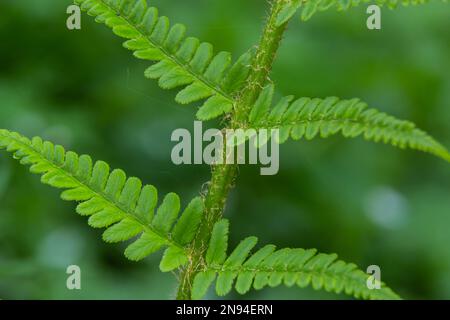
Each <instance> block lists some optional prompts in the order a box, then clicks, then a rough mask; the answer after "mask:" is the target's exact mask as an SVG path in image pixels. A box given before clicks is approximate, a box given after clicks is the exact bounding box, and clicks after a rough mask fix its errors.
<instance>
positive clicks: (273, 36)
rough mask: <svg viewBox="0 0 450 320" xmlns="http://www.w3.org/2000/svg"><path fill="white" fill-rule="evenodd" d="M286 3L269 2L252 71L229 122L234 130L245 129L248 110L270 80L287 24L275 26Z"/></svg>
mask: <svg viewBox="0 0 450 320" xmlns="http://www.w3.org/2000/svg"><path fill="white" fill-rule="evenodd" d="M286 2H287V0H273V1H271V2H270V3H271V11H270V14H269V16H268V19H267V23H266V25H265V28H264V32H263V34H262V36H261V40H260V42H259V45H258V47H257V51H256V55H255V58H254V60H253V63H252V71H251V73H250V75H249V78H248V80H247V86H246V87H245V88H244V89H243V91H242V93H241V96H240V98H239V101H238V104H237V106H236V108H235V114H234V116H233V118H232V121H231V122H232V126H233V127H234V128H243V127H244V128H245V127H246V126H247V122H248V121H247V119H248V115H249V113H250V110H251V108H252V107H253V105H254V103H255V101H256V99H257V98H258V96H259V95H260V93H261V91H262V89H263V88H264V86H265V84H266V82H267V81H268V80H270V79H269V73H270V71H271V70H272V66H273V62H274V61H275V57H276V54H277V52H278V48H279V47H280V43H281V40H282V38H283V34H284V32H285V31H286V27H287V24H288V23H287V22H286V23H284V24H282V25H281V26H279V27H277V24H276V21H277V16H278V13H279V12H280V10H281V8H282V7H283V5H284V4H285V3H286Z"/></svg>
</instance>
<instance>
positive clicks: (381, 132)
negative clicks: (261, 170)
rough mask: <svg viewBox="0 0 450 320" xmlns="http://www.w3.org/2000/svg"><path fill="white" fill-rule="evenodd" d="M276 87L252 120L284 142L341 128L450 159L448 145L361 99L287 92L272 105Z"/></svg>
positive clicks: (263, 97) (349, 133)
mask: <svg viewBox="0 0 450 320" xmlns="http://www.w3.org/2000/svg"><path fill="white" fill-rule="evenodd" d="M273 91H274V89H273V86H272V85H269V86H267V87H266V88H264V90H263V91H262V93H261V95H260V97H259V98H258V100H257V102H256V104H255V106H254V107H253V109H252V111H251V114H250V117H249V121H250V124H251V125H252V126H254V127H255V128H275V129H280V136H279V142H280V143H283V142H285V141H286V140H287V139H288V138H289V137H291V138H293V139H294V140H299V139H302V138H305V139H307V140H311V139H314V138H316V137H317V136H320V137H322V138H327V137H329V136H331V135H334V134H337V133H339V132H341V133H342V135H343V136H344V137H347V138H353V137H357V136H360V135H362V136H363V137H364V138H365V139H366V140H370V141H375V142H384V143H387V144H391V145H393V146H396V147H399V148H402V149H404V148H411V149H415V150H420V151H424V152H428V153H431V154H433V155H436V156H438V157H440V158H442V159H444V160H446V161H449V162H450V154H449V152H448V151H447V149H446V148H445V147H443V146H442V145H441V144H440V143H438V142H437V141H436V140H434V139H433V138H432V137H430V136H429V135H428V134H427V133H425V132H424V131H422V130H420V129H417V128H416V126H415V125H414V124H413V123H411V122H409V121H405V120H398V119H396V118H394V117H392V116H389V115H387V114H385V113H382V112H380V111H378V110H376V109H369V108H368V106H367V104H366V103H364V102H362V101H360V100H359V99H350V100H340V99H339V98H337V97H328V98H325V99H320V98H312V99H311V98H300V99H297V100H295V101H293V100H294V97H293V96H287V97H284V98H282V99H281V100H280V101H279V102H278V103H277V104H276V105H275V106H274V107H273V108H271V104H272V97H273Z"/></svg>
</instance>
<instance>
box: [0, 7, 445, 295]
mask: <svg viewBox="0 0 450 320" xmlns="http://www.w3.org/2000/svg"><path fill="white" fill-rule="evenodd" d="M367 2H369V1H368V0H354V1H353V0H349V1H340V0H311V1H301V0H285V1H284V0H282V1H274V2H273V3H274V5H273V8H276V9H275V11H274V13H275V14H273V15H271V18H270V19H269V22H268V24H269V25H268V27H267V28H265V34H264V35H263V37H262V40H261V45H260V47H259V48H258V50H259V52H257V54H256V55H252V54H251V53H246V54H244V55H242V56H241V57H240V58H239V59H237V61H236V62H235V63H234V64H232V58H231V54H230V53H228V52H219V53H214V51H213V47H212V45H211V44H209V43H204V42H203V43H202V42H200V41H199V40H198V39H196V38H193V37H186V36H185V34H186V28H185V27H184V26H183V25H181V24H175V25H173V26H170V23H169V19H168V18H167V17H165V16H159V13H158V10H157V9H156V8H154V7H148V5H147V1H145V0H75V3H76V4H78V5H80V6H81V8H82V10H84V11H86V12H87V13H88V14H89V15H91V16H94V17H95V19H96V21H97V22H99V23H103V24H106V25H107V26H108V27H110V28H111V29H112V30H113V32H114V33H115V34H117V35H118V36H120V37H122V38H125V39H127V41H126V42H125V43H124V46H125V47H126V48H127V49H130V50H132V51H133V52H134V56H136V57H137V58H140V59H144V60H149V61H153V62H155V63H154V64H153V65H152V66H150V67H149V68H148V69H147V70H146V71H145V76H146V77H147V78H151V79H155V80H158V83H159V85H160V87H161V88H163V89H175V88H178V87H183V89H181V91H179V92H178V94H177V96H176V101H177V102H179V103H181V104H189V103H193V102H198V101H203V104H202V105H201V106H200V108H199V110H198V112H197V118H198V119H200V120H209V119H212V118H216V117H218V116H221V115H225V114H230V117H224V119H227V120H228V119H230V118H231V120H232V123H233V125H235V124H236V123H238V124H239V125H242V127H244V126H248V127H253V128H256V129H259V128H277V129H280V131H281V135H280V137H279V142H280V143H282V142H285V141H286V140H287V139H288V138H289V137H292V138H293V139H295V140H298V139H301V138H306V139H308V140H309V139H313V138H315V137H317V136H321V137H324V138H326V137H329V136H331V135H334V134H337V133H339V132H341V133H342V134H343V135H344V136H345V137H356V136H360V135H362V136H363V137H364V138H365V139H367V140H371V141H375V142H379V141H382V142H384V143H389V144H392V145H394V146H398V147H400V148H411V149H416V150H421V151H424V152H428V153H431V154H434V155H436V156H438V157H441V158H443V159H445V160H447V161H450V154H449V153H448V151H447V150H446V149H445V148H444V147H443V146H442V145H441V144H439V143H438V142H437V141H435V140H434V139H433V138H431V137H430V136H429V135H428V134H426V133H425V132H423V131H421V130H419V129H417V128H416V126H415V125H414V124H413V123H411V122H408V121H403V120H398V119H396V118H394V117H392V116H389V115H387V114H385V113H382V112H379V111H377V110H375V109H369V108H368V107H367V105H366V104H365V103H363V102H361V101H359V100H358V99H351V100H341V99H339V98H336V97H329V98H325V99H319V98H313V99H311V98H300V99H297V100H294V96H288V97H284V98H282V99H281V100H280V101H279V102H278V103H277V104H276V105H275V106H273V107H272V100H273V96H274V94H275V92H274V91H275V90H274V86H273V85H268V86H266V87H265V88H264V89H263V88H262V87H263V86H264V81H266V78H267V75H268V71H269V69H270V66H271V65H272V62H273V61H270V60H271V59H272V60H273V58H274V57H275V56H276V54H275V53H276V50H277V48H278V43H279V40H280V39H281V38H282V33H283V31H284V29H283V28H284V25H285V24H286V23H287V22H288V21H289V20H290V19H291V18H292V17H293V16H294V14H295V13H296V12H297V11H298V10H299V9H300V10H301V12H302V19H303V20H307V19H309V18H310V17H311V16H312V15H313V14H314V13H315V12H317V11H323V10H326V9H329V8H331V7H336V8H337V9H338V10H347V9H349V8H350V7H353V6H356V5H358V4H360V3H367ZM423 2H425V1H422V0H417V1H415V0H412V1H410V0H406V1H402V4H410V3H411V4H417V3H423ZM376 3H378V4H387V5H388V6H389V7H394V6H395V5H396V4H397V3H399V1H396V0H393V1H387V0H379V1H377V2H376ZM271 37H273V39H271ZM258 59H260V60H258ZM250 65H253V66H254V68H253V69H251V68H250V67H249V66H250ZM261 70H263V71H262V72H261ZM249 74H252V75H256V76H254V77H251V78H250V80H248V78H249ZM247 80H248V83H247ZM247 84H248V85H247ZM242 92H244V93H246V94H243V95H242V96H245V97H247V98H248V99H241V93H242ZM253 97H255V99H253ZM256 97H258V98H257V99H256ZM255 100H256V101H255ZM243 101H245V102H244V103H243ZM248 101H250V102H248ZM237 109H239V111H242V110H244V111H247V110H250V113H249V114H247V113H245V117H243V118H245V119H244V120H243V121H242V119H241V117H238V118H239V119H235V118H234V116H235V115H236V114H235V113H234V112H235V111H237ZM236 113H237V112H236ZM227 116H228V115H227ZM233 120H238V121H233ZM241 121H242V122H241ZM0 148H6V150H7V151H8V152H12V153H13V154H14V158H15V159H18V160H20V162H21V163H22V164H25V165H30V166H31V168H30V170H31V172H33V173H37V174H41V175H42V178H41V180H42V182H43V183H45V184H48V185H50V186H53V187H56V188H60V189H65V191H64V192H63V193H62V195H61V197H62V199H63V200H68V201H77V202H79V204H78V205H77V209H76V211H77V212H78V213H79V214H80V215H83V216H88V217H89V220H88V223H89V225H90V226H92V227H94V228H106V231H104V233H103V239H104V240H105V241H106V242H110V243H117V242H123V241H129V240H132V241H131V243H130V244H129V245H128V247H127V248H126V250H125V256H126V257H127V258H128V259H130V260H134V261H138V260H141V259H143V258H145V257H147V256H148V255H150V254H152V253H154V252H156V251H159V250H160V249H163V248H164V249H165V252H164V254H163V258H162V260H161V263H160V269H161V271H163V272H167V271H171V270H175V269H179V270H180V271H181V272H185V271H186V270H188V272H186V273H185V274H187V275H188V277H189V276H194V275H195V278H194V279H192V278H187V281H185V282H187V283H189V285H190V284H191V280H194V281H193V286H192V292H190V291H189V293H188V296H187V297H188V298H191V297H192V298H195V299H200V298H202V297H203V296H204V295H205V293H206V292H207V290H208V288H209V287H210V286H211V285H212V284H213V283H214V282H215V288H216V292H217V294H218V295H219V296H223V295H226V294H228V293H229V292H230V291H231V290H232V288H233V287H234V288H235V289H236V291H237V292H238V293H241V294H245V293H247V292H248V291H249V290H250V289H251V287H253V288H254V289H256V290H259V289H262V288H265V287H267V286H269V287H276V286H279V285H282V284H284V285H286V286H294V285H296V286H298V287H301V288H303V287H306V286H309V285H311V286H312V287H313V288H314V289H324V290H326V291H329V292H335V293H345V294H347V295H351V296H354V297H356V298H364V299H398V298H399V297H398V296H397V295H396V294H395V293H394V292H393V291H392V290H390V289H389V288H388V287H387V286H386V285H384V284H382V288H381V289H380V290H369V289H368V288H367V285H366V282H367V279H368V275H367V274H366V273H364V272H363V271H361V270H359V269H358V268H357V267H356V265H354V264H349V263H345V262H343V261H340V260H337V256H336V255H334V254H323V253H317V251H316V250H315V249H308V250H305V249H290V248H285V249H280V250H276V247H275V246H273V245H267V246H265V247H263V248H261V249H259V250H257V251H256V252H254V253H252V250H253V248H254V247H255V246H256V245H257V242H258V239H257V238H255V237H248V238H246V239H244V240H243V241H242V242H241V243H240V244H239V245H238V246H237V247H236V248H235V249H234V250H233V251H232V253H231V254H230V255H228V254H227V248H228V232H229V223H228V221H227V220H224V219H222V220H220V217H221V214H222V209H223V205H224V203H225V200H226V196H227V191H228V190H229V188H230V186H229V185H231V184H232V183H231V182H230V181H233V178H234V176H233V175H234V174H235V173H234V172H233V171H227V170H228V169H224V170H223V171H222V170H213V179H212V182H211V183H210V186H209V188H210V189H209V194H208V195H207V199H206V200H205V201H203V199H201V198H200V197H198V198H195V199H193V200H192V201H191V202H190V204H189V205H188V206H187V208H186V209H185V210H184V212H183V213H182V214H181V216H180V199H179V197H178V196H177V195H176V194H174V193H170V194H168V195H166V196H165V197H164V199H163V201H162V203H161V204H160V205H159V206H158V195H157V190H156V188H155V187H153V186H150V185H146V186H143V185H142V182H141V181H140V180H139V179H138V178H133V177H132V178H127V176H126V174H125V173H124V172H123V171H122V170H120V169H116V170H112V171H110V167H109V165H108V164H107V163H105V162H102V161H97V162H95V163H94V162H93V161H92V159H91V158H90V157H89V156H86V155H82V156H78V155H77V154H76V153H74V152H66V151H65V150H64V148H63V147H62V146H55V145H53V144H52V143H50V142H48V141H43V140H42V139H41V138H38V137H35V138H33V139H31V140H30V139H28V138H26V137H23V136H21V135H20V134H18V133H14V132H10V131H8V130H0ZM221 169H223V168H221ZM230 172H231V173H230ZM216 184H217V185H216ZM219 184H221V185H219ZM226 184H228V185H226ZM210 194H212V195H211V196H210V198H208V196H209V195H210ZM208 200H209V201H208ZM204 202H205V204H208V205H209V207H208V206H206V207H205V208H204ZM203 214H205V216H204V215H203ZM218 220H219V221H218ZM202 222H203V223H204V226H206V229H208V228H210V227H212V226H213V228H212V230H209V229H208V230H203V229H205V228H202V230H201V231H200V232H198V231H199V228H200V227H203V225H202ZM214 222H215V223H214ZM205 231H206V232H205ZM209 233H211V235H209ZM199 234H200V235H202V236H203V238H201V239H200V241H197V240H198V239H197V238H196V237H197V236H198V235H199ZM209 236H210V237H209ZM208 240H209V241H208ZM198 244H200V246H198ZM207 244H208V245H207ZM188 262H189V263H188ZM189 268H194V269H189Z"/></svg>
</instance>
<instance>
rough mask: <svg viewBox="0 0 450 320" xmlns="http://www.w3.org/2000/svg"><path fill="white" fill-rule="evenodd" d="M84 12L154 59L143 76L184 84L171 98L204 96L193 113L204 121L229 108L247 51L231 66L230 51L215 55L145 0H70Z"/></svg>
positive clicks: (165, 84) (164, 84)
mask: <svg viewBox="0 0 450 320" xmlns="http://www.w3.org/2000/svg"><path fill="white" fill-rule="evenodd" d="M75 3H76V4H78V5H80V7H81V9H82V10H84V11H86V12H87V13H88V15H91V16H94V17H95V20H96V21H97V22H99V23H104V24H106V25H107V26H108V27H110V28H112V30H113V32H114V33H115V34H117V35H118V36H120V37H123V38H126V39H128V40H127V41H126V42H125V43H124V47H125V48H127V49H130V50H132V51H134V56H135V57H137V58H139V59H144V60H150V61H154V62H156V63H155V64H153V65H152V66H150V67H149V68H148V69H147V70H146V71H145V76H146V77H148V78H150V79H156V80H158V84H159V85H160V87H161V88H163V89H175V88H177V87H184V88H183V89H182V90H181V91H179V92H178V94H177V96H176V99H175V100H176V101H177V102H178V103H181V104H189V103H193V102H198V101H200V100H205V99H206V101H205V102H204V103H203V104H202V106H201V107H200V108H199V110H198V112H197V118H198V119H200V120H209V119H212V118H215V117H218V116H220V115H222V114H224V113H228V112H230V111H232V109H233V107H234V104H235V99H234V94H235V93H236V91H238V90H239V89H240V88H241V87H242V85H243V83H244V82H245V80H246V79H247V75H248V73H249V65H250V61H251V54H250V53H245V54H244V55H242V56H241V57H240V58H239V59H238V60H237V61H236V62H235V63H234V64H233V65H232V63H231V60H232V59H231V54H230V53H229V52H219V53H217V54H214V51H213V46H212V45H211V44H210V43H207V42H200V41H199V40H198V39H197V38H194V37H186V36H185V34H186V27H185V26H184V25H182V24H175V25H173V26H170V22H169V19H168V18H167V17H165V16H159V14H158V9H156V8H155V7H148V6H147V1H146V0H75Z"/></svg>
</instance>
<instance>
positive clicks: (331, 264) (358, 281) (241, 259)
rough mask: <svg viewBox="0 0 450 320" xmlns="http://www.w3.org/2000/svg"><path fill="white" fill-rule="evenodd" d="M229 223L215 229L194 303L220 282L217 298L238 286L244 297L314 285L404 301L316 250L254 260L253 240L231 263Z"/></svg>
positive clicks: (272, 252)
mask: <svg viewBox="0 0 450 320" xmlns="http://www.w3.org/2000/svg"><path fill="white" fill-rule="evenodd" d="M228 227H229V223H228V220H225V219H223V220H221V221H219V222H217V223H216V225H215V226H214V229H213V233H212V237H211V241H210V245H209V248H208V251H207V253H206V259H205V265H204V267H203V270H201V272H199V273H198V274H197V275H196V277H195V279H194V285H193V291H192V295H193V297H192V298H193V299H201V298H202V297H203V296H204V295H205V294H206V292H207V290H208V288H209V287H210V286H211V284H212V283H213V282H214V281H215V280H216V277H217V280H216V293H217V294H218V295H219V296H224V295H226V294H228V293H229V292H230V291H231V290H232V288H233V285H234V287H235V289H236V291H237V292H238V293H240V294H245V293H247V292H248V291H249V290H250V289H251V287H252V286H253V288H254V289H255V290H260V289H263V288H264V287H267V286H269V287H276V286H279V285H282V284H284V285H286V286H288V287H291V286H294V285H297V286H299V287H301V288H304V287H307V286H309V285H311V286H312V287H313V288H314V289H316V290H319V289H325V290H326V291H329V292H335V293H341V292H343V293H345V294H347V295H352V296H354V297H356V298H364V299H388V300H393V299H399V296H398V295H397V294H395V293H394V292H393V291H392V290H391V289H389V288H388V287H387V286H386V285H385V284H384V283H381V288H380V289H377V290H371V289H369V288H368V287H367V280H368V278H369V276H368V275H367V274H366V273H364V272H363V271H361V270H359V269H357V267H356V265H354V264H348V263H345V262H343V261H341V260H337V256H336V255H335V254H323V253H317V251H316V250H315V249H308V250H305V249H280V250H276V248H275V246H273V245H266V246H264V247H263V248H261V249H259V250H258V251H256V252H255V253H253V254H250V252H251V250H252V249H253V248H254V247H255V246H256V244H257V242H258V239H257V238H256V237H248V238H246V239H244V240H243V241H241V243H240V244H239V245H238V246H237V247H236V248H235V249H234V250H233V252H232V253H231V254H230V255H229V256H228V257H227V254H226V252H227V246H228Z"/></svg>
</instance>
